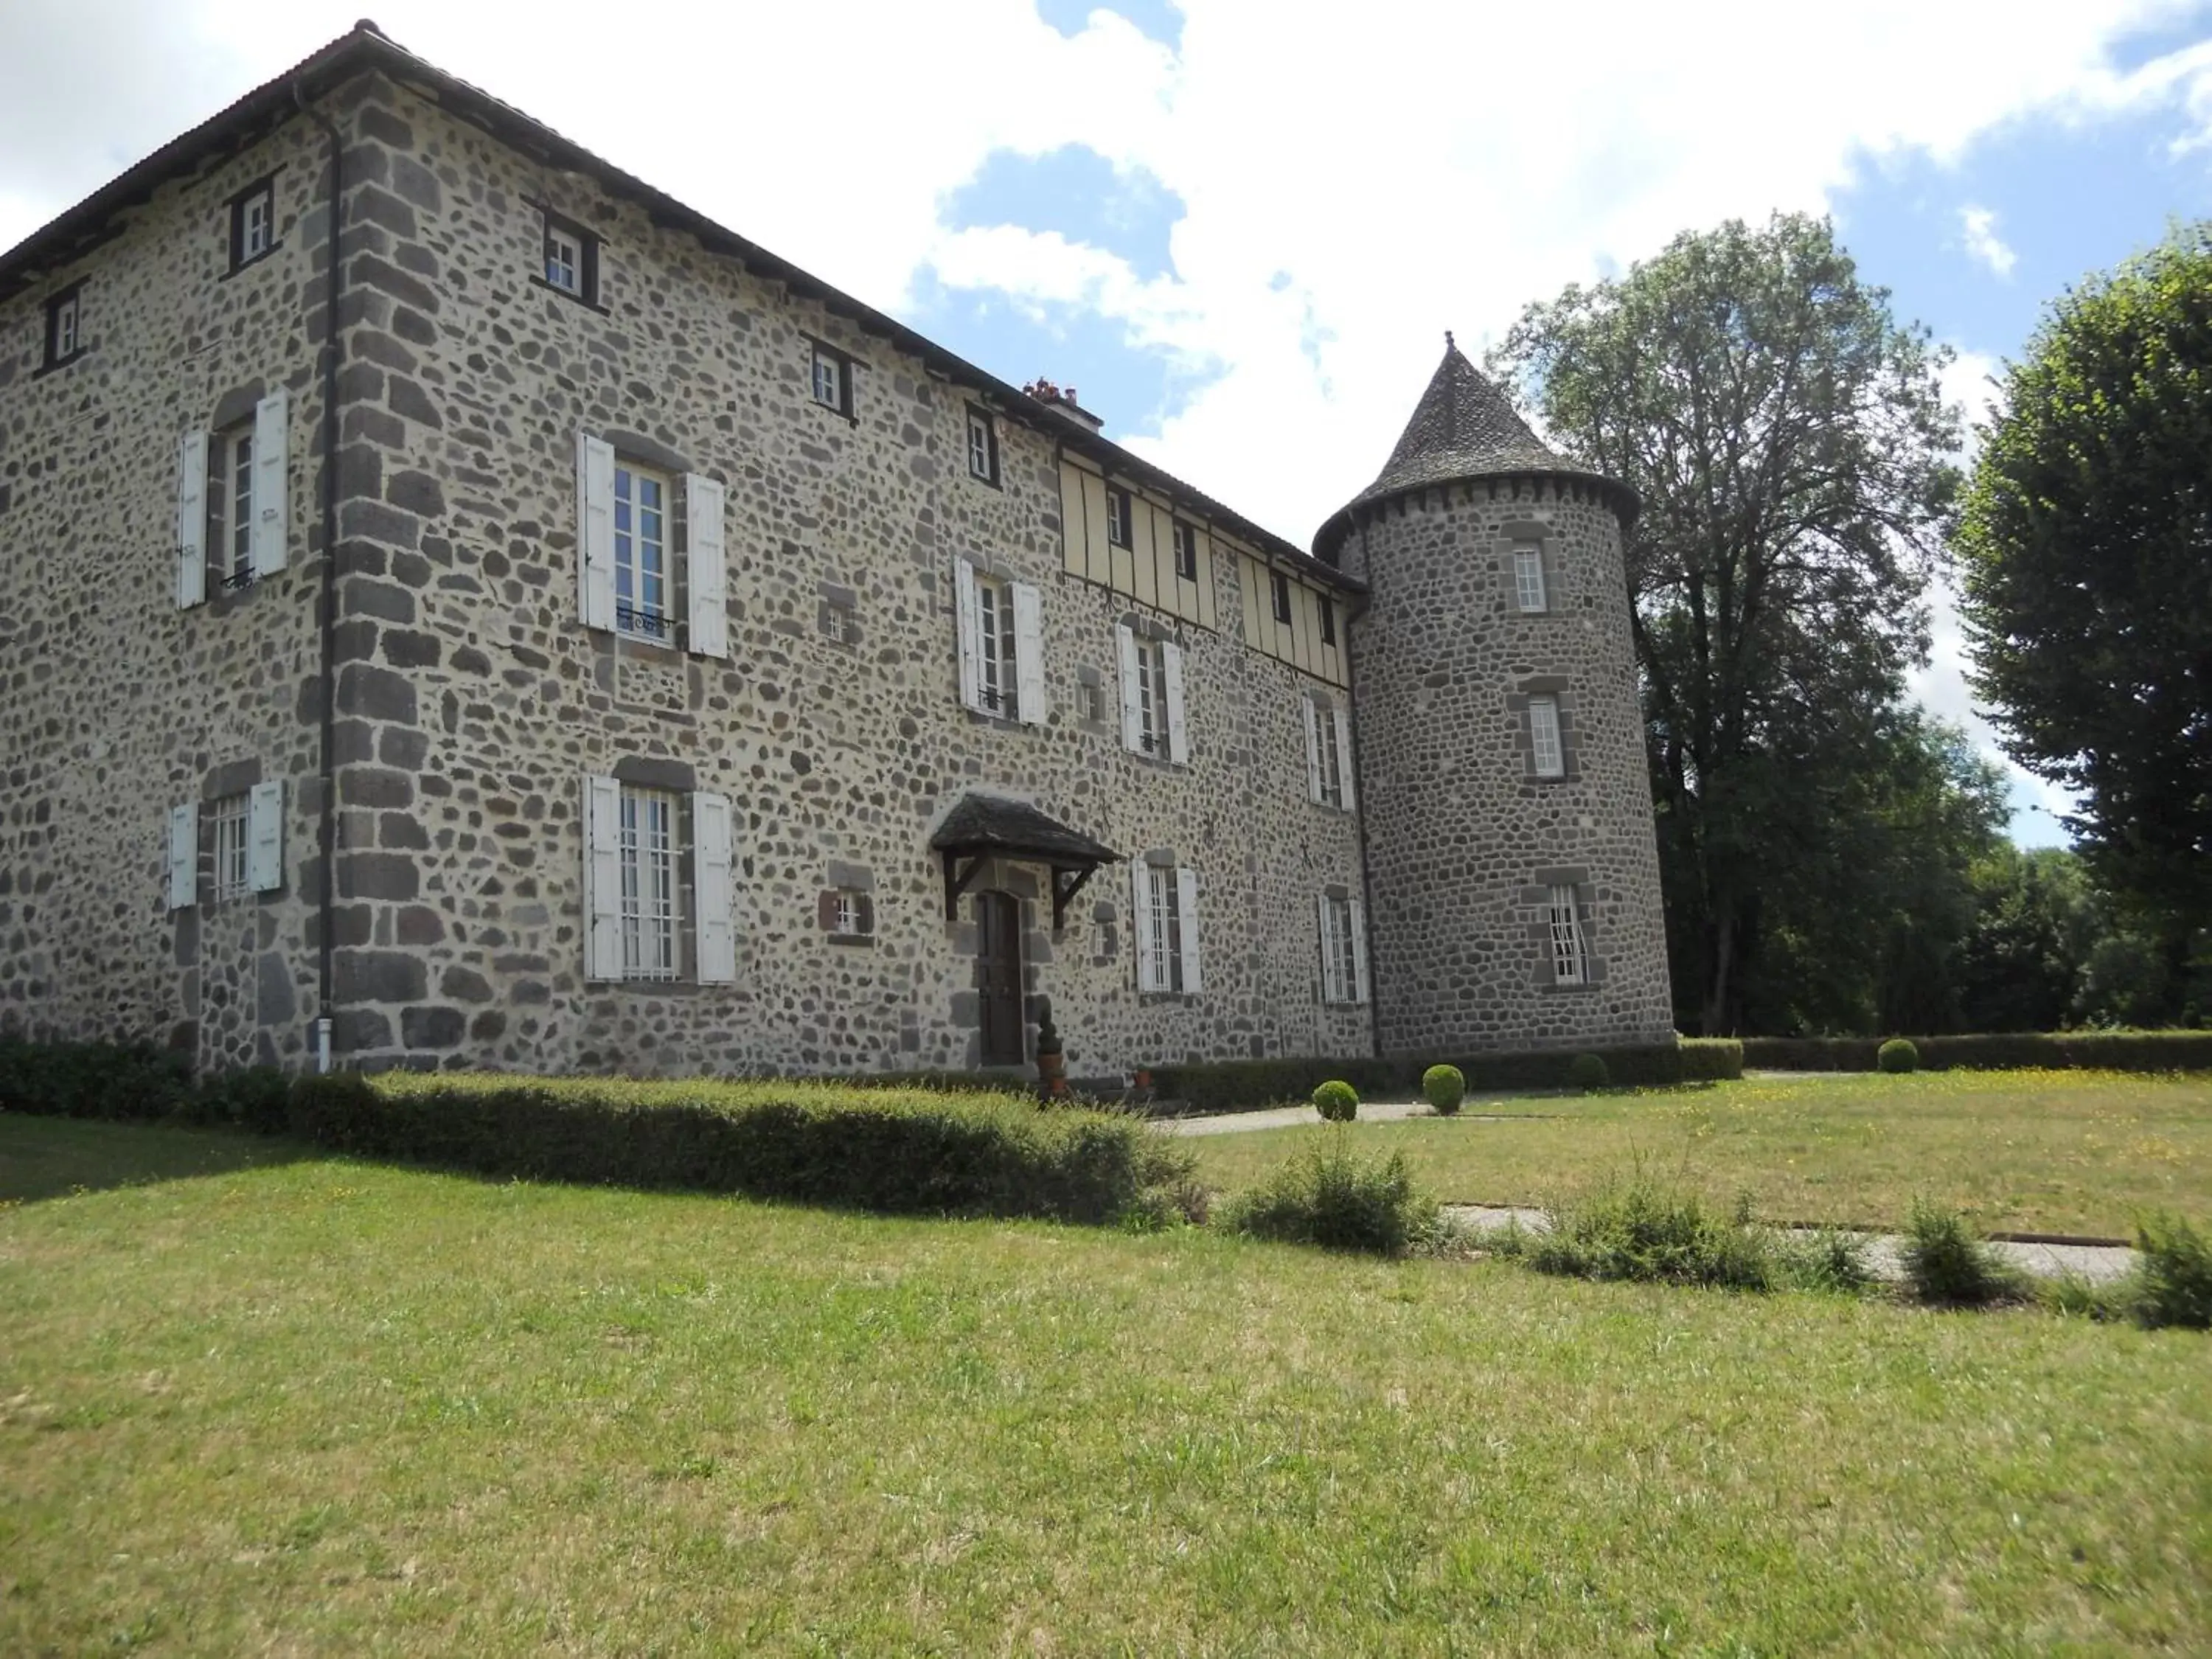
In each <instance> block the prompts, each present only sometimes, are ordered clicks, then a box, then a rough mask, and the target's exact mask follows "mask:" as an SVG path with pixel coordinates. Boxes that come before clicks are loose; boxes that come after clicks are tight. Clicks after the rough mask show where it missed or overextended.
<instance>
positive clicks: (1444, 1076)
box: [1421, 1066, 1467, 1117]
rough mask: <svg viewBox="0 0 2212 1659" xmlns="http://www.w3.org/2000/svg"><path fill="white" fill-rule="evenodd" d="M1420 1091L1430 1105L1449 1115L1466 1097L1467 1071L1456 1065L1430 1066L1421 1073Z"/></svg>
mask: <svg viewBox="0 0 2212 1659" xmlns="http://www.w3.org/2000/svg"><path fill="white" fill-rule="evenodd" d="M1421 1093H1422V1094H1423V1095H1425V1097H1427V1098H1428V1103H1429V1104H1430V1105H1431V1106H1433V1107H1435V1108H1436V1109H1437V1110H1438V1111H1439V1112H1441V1113H1443V1115H1445V1116H1446V1117H1449V1116H1451V1115H1452V1114H1453V1113H1455V1112H1456V1111H1458V1110H1459V1103H1460V1102H1461V1101H1462V1100H1464V1099H1466V1098H1467V1073H1464V1072H1462V1071H1461V1070H1460V1068H1459V1067H1458V1066H1430V1067H1429V1069H1428V1070H1427V1071H1425V1072H1424V1073H1421Z"/></svg>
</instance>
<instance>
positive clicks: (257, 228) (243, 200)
mask: <svg viewBox="0 0 2212 1659" xmlns="http://www.w3.org/2000/svg"><path fill="white" fill-rule="evenodd" d="M275 246H276V185H275V184H274V183H273V182H271V181H270V180H269V179H260V180H258V181H257V182H256V183H253V184H251V185H247V186H246V188H245V189H244V190H242V191H239V193H238V194H237V195H235V196H234V197H231V198H230V268H231V269H232V270H240V269H242V268H243V267H245V266H246V265H250V264H252V263H253V262H254V261H255V260H256V259H258V258H260V257H261V256H262V255H263V254H264V253H266V252H269V251H270V249H271V248H273V247H275Z"/></svg>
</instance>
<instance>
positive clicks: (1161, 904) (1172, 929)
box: [1130, 862, 1204, 995]
mask: <svg viewBox="0 0 2212 1659" xmlns="http://www.w3.org/2000/svg"><path fill="white" fill-rule="evenodd" d="M1130 867H1131V871H1132V874H1133V892H1132V898H1133V904H1134V914H1135V916H1136V924H1137V925H1136V927H1135V930H1134V931H1135V933H1136V936H1137V988H1138V989H1139V991H1145V992H1167V993H1181V994H1184V995H1195V994H1198V992H1199V991H1200V990H1201V989H1203V988H1204V987H1203V983H1202V977H1201V975H1200V963H1199V948H1198V872H1196V871H1194V870H1189V869H1184V868H1180V867H1177V866H1171V865H1167V864H1153V863H1150V862H1144V863H1139V864H1135V865H1133V866H1130Z"/></svg>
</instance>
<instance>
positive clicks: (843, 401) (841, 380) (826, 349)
mask: <svg viewBox="0 0 2212 1659" xmlns="http://www.w3.org/2000/svg"><path fill="white" fill-rule="evenodd" d="M809 381H810V384H811V386H812V387H813V392H814V401H815V402H816V403H817V404H821V405H822V406H823V408H824V409H834V410H836V411H837V412H838V413H839V414H840V415H842V416H844V417H845V418H846V419H847V420H848V421H850V420H854V419H856V418H857V417H856V416H854V413H853V360H852V359H851V358H850V357H848V356H845V354H844V353H843V352H842V351H839V350H838V349H836V347H834V346H826V345H824V344H823V343H822V342H821V341H819V340H817V341H815V342H814V357H813V362H812V364H811V368H810V369H809Z"/></svg>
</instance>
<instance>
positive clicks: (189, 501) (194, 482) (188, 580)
mask: <svg viewBox="0 0 2212 1659" xmlns="http://www.w3.org/2000/svg"><path fill="white" fill-rule="evenodd" d="M207 471H208V435H207V434H206V433H204V432H187V433H186V434H185V436H184V441H183V442H181V443H180V444H179V445H178V447H177V605H178V608H179V610H183V609H185V608H187V607H189V606H191V605H197V604H199V603H200V602H201V601H202V600H203V599H206V598H207Z"/></svg>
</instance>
